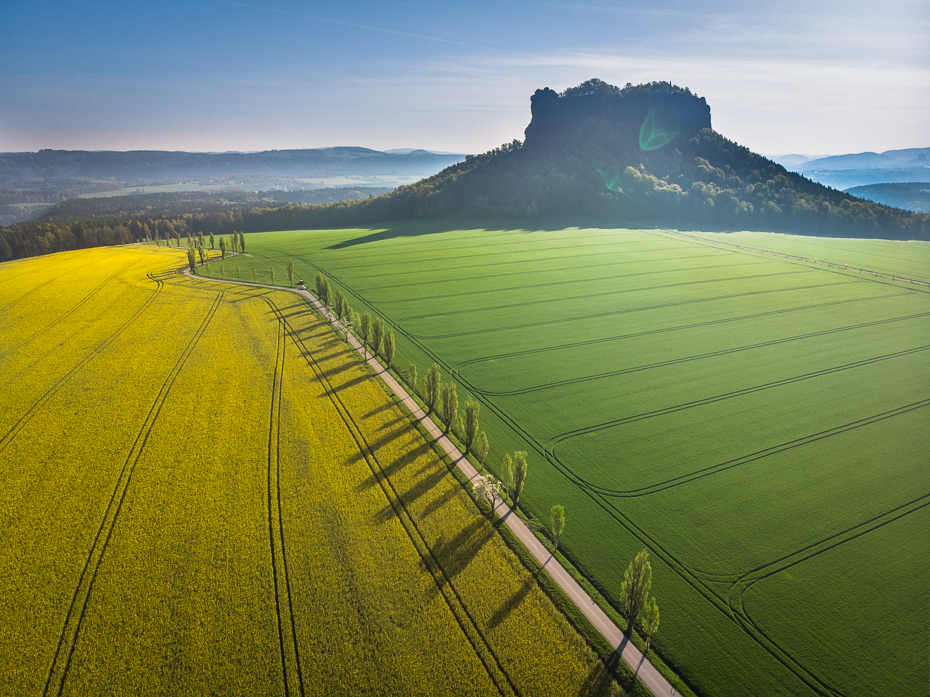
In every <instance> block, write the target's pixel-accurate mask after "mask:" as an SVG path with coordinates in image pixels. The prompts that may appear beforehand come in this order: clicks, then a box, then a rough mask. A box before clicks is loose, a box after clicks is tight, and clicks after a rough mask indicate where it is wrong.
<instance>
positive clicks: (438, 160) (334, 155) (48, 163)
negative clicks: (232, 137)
mask: <svg viewBox="0 0 930 697" xmlns="http://www.w3.org/2000/svg"><path fill="white" fill-rule="evenodd" d="M462 159H464V156H463V155H437V154H435V153H431V152H427V151H426V150H414V151H412V152H407V153H401V152H396V153H386V152H381V151H378V150H369V149H368V148H357V147H336V148H317V149H311V150H269V151H266V152H258V153H236V152H233V153H196V152H165V151H159V150H136V151H129V152H109V151H100V152H91V151H84V150H40V151H39V152H26V153H0V186H11V185H17V186H21V185H22V183H23V182H29V181H35V180H48V179H57V180H62V179H72V180H73V179H89V180H105V179H108V180H115V181H121V182H129V183H131V182H133V181H137V180H138V181H156V180H166V179H167V180H181V179H208V178H214V177H236V176H269V175H271V176H278V177H316V176H326V175H332V174H334V173H345V172H349V173H352V174H355V175H361V174H369V175H378V174H411V173H412V174H421V175H422V174H432V173H433V172H435V171H437V170H438V169H441V168H443V167H447V166H448V165H450V164H453V163H455V162H459V161H461V160H462Z"/></svg>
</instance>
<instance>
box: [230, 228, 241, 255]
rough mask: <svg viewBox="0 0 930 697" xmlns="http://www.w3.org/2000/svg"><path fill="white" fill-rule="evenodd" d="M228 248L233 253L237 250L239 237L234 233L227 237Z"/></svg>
mask: <svg viewBox="0 0 930 697" xmlns="http://www.w3.org/2000/svg"><path fill="white" fill-rule="evenodd" d="M229 248H230V249H231V250H232V251H233V252H235V251H236V250H238V249H239V235H237V234H236V233H235V232H234V233H233V234H231V235H230V236H229Z"/></svg>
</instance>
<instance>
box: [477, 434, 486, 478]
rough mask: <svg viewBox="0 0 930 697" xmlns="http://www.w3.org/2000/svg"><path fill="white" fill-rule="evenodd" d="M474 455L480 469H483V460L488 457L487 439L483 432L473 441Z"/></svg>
mask: <svg viewBox="0 0 930 697" xmlns="http://www.w3.org/2000/svg"><path fill="white" fill-rule="evenodd" d="M475 455H477V456H478V462H480V463H481V469H484V460H485V458H487V456H488V437H487V435H486V434H485V432H484V431H482V432H481V433H479V434H478V440H476V441H475Z"/></svg>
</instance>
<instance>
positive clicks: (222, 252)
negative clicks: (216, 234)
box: [220, 237, 226, 259]
mask: <svg viewBox="0 0 930 697" xmlns="http://www.w3.org/2000/svg"><path fill="white" fill-rule="evenodd" d="M225 258H226V238H225V237H221V238H220V259H225Z"/></svg>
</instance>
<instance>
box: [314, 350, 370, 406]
mask: <svg viewBox="0 0 930 697" xmlns="http://www.w3.org/2000/svg"><path fill="white" fill-rule="evenodd" d="M354 367H355V366H354V365H353V364H352V363H350V362H349V361H346V362H344V363H340V364H339V365H337V366H335V367H334V368H330V369H329V370H327V371H324V372H323V376H324V377H326V378H332V377H335V376H336V375H339V373H344V372H345V371H347V370H351V369H352V368H354ZM365 416H368V414H366V415H365Z"/></svg>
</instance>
